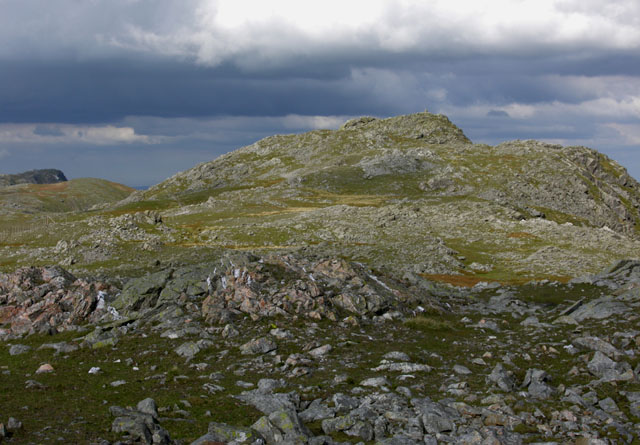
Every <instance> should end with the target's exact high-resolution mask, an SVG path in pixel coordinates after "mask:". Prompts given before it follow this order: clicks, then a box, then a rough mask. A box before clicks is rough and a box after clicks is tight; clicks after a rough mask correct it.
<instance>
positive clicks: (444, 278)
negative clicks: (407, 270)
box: [420, 273, 572, 287]
mask: <svg viewBox="0 0 640 445" xmlns="http://www.w3.org/2000/svg"><path fill="white" fill-rule="evenodd" d="M420 276H422V277H424V278H426V279H428V280H431V281H437V282H439V283H447V284H451V285H453V286H458V287H473V286H475V285H476V284H478V283H481V282H497V283H500V284H502V285H521V284H525V283H528V282H530V281H539V280H549V281H558V282H560V283H563V284H566V283H568V282H569V280H571V278H572V277H566V276H560V275H547V276H535V277H532V276H522V277H513V278H509V279H500V280H492V279H487V278H486V277H483V276H475V275H449V274H426V273H425V274H420Z"/></svg>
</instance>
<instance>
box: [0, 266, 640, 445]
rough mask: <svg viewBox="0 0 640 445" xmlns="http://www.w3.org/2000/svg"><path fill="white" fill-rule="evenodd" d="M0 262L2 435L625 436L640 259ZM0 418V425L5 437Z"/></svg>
mask: <svg viewBox="0 0 640 445" xmlns="http://www.w3.org/2000/svg"><path fill="white" fill-rule="evenodd" d="M209 260H210V262H209V263H207V264H201V265H200V266H199V267H186V268H184V267H183V268H181V267H178V268H167V269H163V270H159V271H157V272H156V273H154V274H151V275H148V276H145V277H141V278H138V279H134V280H130V281H128V282H127V283H126V284H125V285H124V286H123V287H122V289H118V288H116V287H114V286H113V285H109V284H106V283H102V282H97V281H87V280H83V279H77V278H76V277H74V276H72V275H71V274H69V273H68V272H66V271H65V270H64V269H61V268H59V267H51V268H23V269H20V270H18V271H16V272H14V273H12V274H5V275H2V276H0V308H2V311H0V323H3V324H4V326H5V328H4V329H2V330H0V336H1V337H2V340H3V347H2V349H0V357H1V359H2V360H1V361H0V363H2V369H1V372H2V377H3V378H2V380H0V406H2V410H1V411H0V415H1V416H2V417H0V419H1V420H2V421H3V422H6V423H5V424H4V425H0V432H2V434H3V435H4V439H5V440H6V441H7V442H8V443H52V442H56V441H60V440H62V441H63V442H67V443H70V442H72V443H100V444H107V443H112V441H119V443H149V444H151V443H156V444H169V443H197V444H205V443H212V442H216V443H220V442H222V443H267V444H274V443H314V444H332V443H340V442H342V443H345V442H375V443H385V444H386V443H388V444H396V443H398V444H413V443H434V444H435V443H465V444H485V443H486V444H488V443H491V444H501V443H503V444H518V443H563V444H564V443H571V444H582V443H585V444H589V443H593V444H600V443H635V441H637V440H638V431H639V430H640V383H639V382H638V373H639V372H640V330H639V329H638V328H639V323H640V315H639V313H638V308H639V307H640V262H635V261H627V262H620V263H619V264H617V265H615V266H614V267H612V268H611V269H609V270H607V271H605V272H603V273H601V274H598V275H595V276H589V277H582V278H579V279H574V280H572V281H571V282H570V283H568V284H562V283H558V282H533V283H529V284H527V285H525V286H500V285H490V284H488V283H484V284H478V285H476V286H474V287H473V288H468V289H464V288H451V287H447V286H442V285H435V284H434V283H432V282H429V281H427V280H424V279H420V278H416V279H415V280H413V281H402V282H399V281H395V280H394V279H392V278H390V277H387V276H382V275H381V276H377V275H375V273H374V272H373V271H371V270H370V269H368V268H366V267H365V266H363V265H361V264H357V263H348V262H345V261H344V260H339V259H316V260H312V261H309V260H308V259H306V258H300V257H293V256H277V255H272V256H267V257H255V256H252V255H248V254H229V255H225V256H222V257H219V258H210V259H209ZM0 437H1V436H0Z"/></svg>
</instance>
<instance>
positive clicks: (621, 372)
mask: <svg viewBox="0 0 640 445" xmlns="http://www.w3.org/2000/svg"><path fill="white" fill-rule="evenodd" d="M587 369H588V370H589V372H591V374H593V375H595V376H596V377H599V378H600V380H602V381H604V382H613V381H619V380H622V381H627V380H633V379H634V373H633V370H632V369H631V366H630V365H629V364H628V363H627V362H615V361H613V360H611V359H610V358H609V357H607V356H606V355H604V354H603V353H602V352H600V351H596V353H595V354H594V355H593V359H591V361H590V362H589V363H588V364H587Z"/></svg>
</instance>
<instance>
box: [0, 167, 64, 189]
mask: <svg viewBox="0 0 640 445" xmlns="http://www.w3.org/2000/svg"><path fill="white" fill-rule="evenodd" d="M66 180H67V178H66V177H65V175H64V173H62V172H61V171H60V170H55V169H44V170H30V171H28V172H24V173H18V174H15V175H0V187H1V186H8V185H16V184H55V183H58V182H65V181H66Z"/></svg>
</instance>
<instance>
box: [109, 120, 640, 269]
mask: <svg viewBox="0 0 640 445" xmlns="http://www.w3.org/2000/svg"><path fill="white" fill-rule="evenodd" d="M639 206H640V186H639V185H638V182H637V181H636V180H635V179H633V178H631V177H630V176H629V175H628V174H627V172H626V170H625V169H624V168H623V167H621V166H620V165H618V164H617V163H616V162H615V161H613V160H611V159H609V158H608V157H606V156H605V155H603V154H601V153H598V152H597V151H595V150H592V149H589V148H586V147H562V146H559V145H550V144H545V143H541V142H537V141H512V142H506V143H503V144H500V145H497V146H494V147H492V146H488V145H483V144H473V143H471V141H469V139H468V138H467V137H466V136H465V135H464V134H463V132H462V131H461V130H460V129H459V128H457V127H456V126H455V125H453V124H452V123H451V122H450V121H449V120H448V119H447V118H446V117H445V116H441V115H433V114H429V113H419V114H414V115H409V116H400V117H394V118H390V119H374V118H359V119H354V120H352V121H349V122H347V123H345V124H344V125H343V126H342V128H340V129H339V130H337V131H329V130H319V131H313V132H310V133H305V134H301V135H282V136H273V137H269V138H266V139H264V140H261V141H259V142H257V143H255V144H253V145H251V146H248V147H244V148H242V149H239V150H236V151H234V152H231V153H229V154H227V155H224V156H221V157H220V158H218V159H215V160H214V161H211V162H207V163H203V164H200V165H198V166H196V167H194V168H193V169H191V170H188V171H186V172H183V173H179V174H177V175H175V176H173V177H172V178H169V179H168V180H166V181H164V182H162V183H160V184H158V185H156V186H154V187H151V188H150V189H149V190H147V191H144V192H136V193H134V194H132V195H131V196H130V197H129V198H128V199H127V200H126V201H125V202H123V203H121V206H120V209H121V211H136V210H149V209H154V210H159V211H160V212H161V213H162V215H163V218H164V220H165V222H166V223H170V224H171V227H173V228H176V229H179V230H180V231H181V236H180V241H179V243H180V244H182V245H185V244H189V245H192V246H194V245H199V246H216V247H231V248H237V249H243V250H271V251H273V250H282V249H285V250H287V249H298V248H307V249H309V250H313V251H314V252H318V253H319V254H330V255H344V256H346V257H348V258H351V259H354V260H357V261H361V262H366V263H368V264H370V265H372V266H374V267H376V268H379V269H387V270H393V271H394V272H396V273H398V272H401V273H404V272H412V273H422V274H429V275H433V276H435V275H456V276H460V279H462V276H464V275H471V276H475V277H479V278H478V279H488V280H491V279H500V280H509V279H511V280H513V279H516V280H518V279H526V277H529V278H531V277H535V276H562V277H570V276H576V275H581V274H584V273H587V272H594V271H596V270H598V269H601V268H603V267H605V266H606V265H608V264H610V263H611V262H612V261H614V260H616V259H619V258H624V257H635V256H637V252H638V250H637V249H638V247H640V244H639V243H638V233H639V232H638V228H639V225H638V223H639V213H638V207H639ZM519 277H522V278H519ZM442 278H443V279H449V278H448V277H446V276H443V277H442ZM452 279H458V278H455V277H454V278H452ZM473 279H475V278H473ZM473 279H472V281H473Z"/></svg>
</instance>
